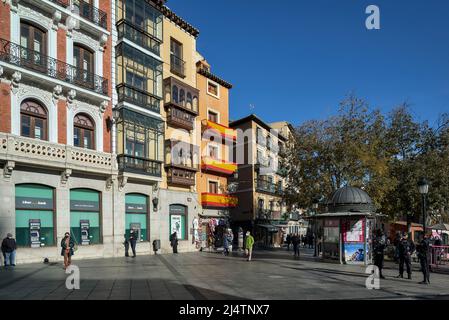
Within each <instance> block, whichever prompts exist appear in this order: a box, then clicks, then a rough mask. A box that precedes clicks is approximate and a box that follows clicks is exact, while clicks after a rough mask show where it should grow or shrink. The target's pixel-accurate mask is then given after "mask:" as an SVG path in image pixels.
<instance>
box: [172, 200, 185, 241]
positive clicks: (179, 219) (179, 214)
mask: <svg viewBox="0 0 449 320" xmlns="http://www.w3.org/2000/svg"><path fill="white" fill-rule="evenodd" d="M169 212H170V221H169V224H170V230H169V231H170V235H172V234H173V233H174V232H176V234H177V236H178V240H187V239H188V237H187V207H186V206H183V205H180V204H172V205H170V207H169Z"/></svg>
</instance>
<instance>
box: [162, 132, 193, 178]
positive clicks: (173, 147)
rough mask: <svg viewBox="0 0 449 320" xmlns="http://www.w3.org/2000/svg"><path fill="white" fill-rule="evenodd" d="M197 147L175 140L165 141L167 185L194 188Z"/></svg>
mask: <svg viewBox="0 0 449 320" xmlns="http://www.w3.org/2000/svg"><path fill="white" fill-rule="evenodd" d="M198 153H199V149H198V147H197V146H194V145H191V144H189V143H186V142H181V141H177V140H167V141H165V169H166V170H167V183H169V184H175V185H181V186H194V185H195V174H196V172H197V171H198Z"/></svg>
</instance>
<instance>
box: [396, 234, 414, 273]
mask: <svg viewBox="0 0 449 320" xmlns="http://www.w3.org/2000/svg"><path fill="white" fill-rule="evenodd" d="M398 251H399V252H398V253H399V275H398V276H397V278H403V277H404V263H405V266H406V268H407V274H408V279H411V278H412V267H411V266H412V258H411V257H412V254H413V252H415V244H414V243H413V241H411V240H409V239H408V234H407V233H405V232H404V234H403V235H402V238H401V241H399V244H398Z"/></svg>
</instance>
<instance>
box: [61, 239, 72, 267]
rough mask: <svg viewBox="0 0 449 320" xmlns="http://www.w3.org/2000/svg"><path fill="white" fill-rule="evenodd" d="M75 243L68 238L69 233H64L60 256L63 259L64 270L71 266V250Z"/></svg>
mask: <svg viewBox="0 0 449 320" xmlns="http://www.w3.org/2000/svg"><path fill="white" fill-rule="evenodd" d="M74 247H75V242H74V241H73V239H72V237H71V236H70V233H69V232H66V233H65V235H64V238H63V239H62V240H61V256H63V257H64V270H65V269H67V267H68V266H70V265H71V264H72V256H73V248H74Z"/></svg>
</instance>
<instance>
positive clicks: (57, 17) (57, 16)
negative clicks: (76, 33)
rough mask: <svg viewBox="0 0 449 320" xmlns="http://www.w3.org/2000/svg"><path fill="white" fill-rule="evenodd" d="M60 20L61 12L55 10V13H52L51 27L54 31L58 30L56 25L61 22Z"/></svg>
mask: <svg viewBox="0 0 449 320" xmlns="http://www.w3.org/2000/svg"><path fill="white" fill-rule="evenodd" d="M61 18H62V14H61V11H59V10H56V11H55V12H53V26H52V28H53V30H55V31H56V30H58V25H59V22H60V21H61Z"/></svg>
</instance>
